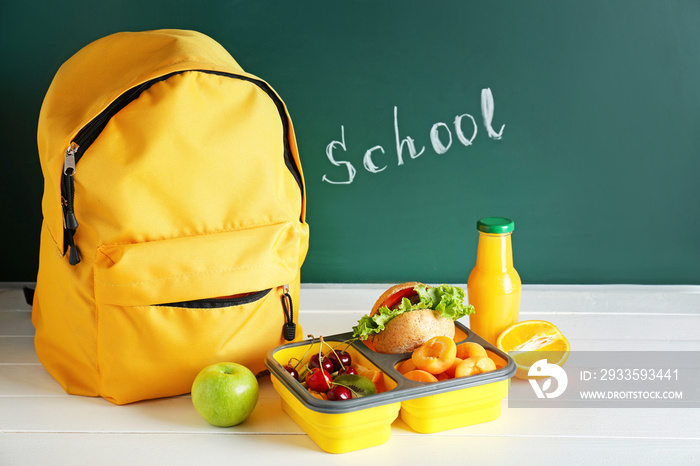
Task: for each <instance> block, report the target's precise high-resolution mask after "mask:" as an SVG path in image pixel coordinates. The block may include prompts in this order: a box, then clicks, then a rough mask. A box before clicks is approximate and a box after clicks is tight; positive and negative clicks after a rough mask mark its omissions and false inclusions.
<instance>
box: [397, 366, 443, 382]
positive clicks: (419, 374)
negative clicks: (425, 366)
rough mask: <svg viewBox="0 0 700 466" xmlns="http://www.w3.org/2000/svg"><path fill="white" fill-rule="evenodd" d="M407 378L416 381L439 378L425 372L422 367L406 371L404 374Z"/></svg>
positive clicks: (435, 380)
mask: <svg viewBox="0 0 700 466" xmlns="http://www.w3.org/2000/svg"><path fill="white" fill-rule="evenodd" d="M403 376H404V377H406V378H407V379H411V380H415V381H416V382H437V381H438V379H437V377H435V376H434V375H433V374H431V373H430V372H425V371H422V370H420V369H415V370H412V371H408V372H406V373H405V374H404V375H403Z"/></svg>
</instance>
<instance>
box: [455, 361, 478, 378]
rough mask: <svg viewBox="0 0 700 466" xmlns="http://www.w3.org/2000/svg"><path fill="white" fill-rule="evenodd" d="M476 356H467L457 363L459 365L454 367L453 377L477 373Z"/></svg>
mask: <svg viewBox="0 0 700 466" xmlns="http://www.w3.org/2000/svg"><path fill="white" fill-rule="evenodd" d="M477 361H478V359H476V358H467V359H465V360H463V361H462V362H460V363H459V366H457V368H456V369H455V377H468V376H470V375H474V374H478V373H479V372H478V369H477V368H476V362H477Z"/></svg>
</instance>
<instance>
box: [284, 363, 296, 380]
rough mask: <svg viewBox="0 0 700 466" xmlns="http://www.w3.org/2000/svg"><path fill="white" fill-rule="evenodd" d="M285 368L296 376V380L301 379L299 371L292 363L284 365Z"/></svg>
mask: <svg viewBox="0 0 700 466" xmlns="http://www.w3.org/2000/svg"><path fill="white" fill-rule="evenodd" d="M284 370H286V371H287V372H289V374H290V375H291V376H292V377H294V380H299V373H298V372H297V370H296V369H294V367H293V366H292V365H290V364H287V365H286V366H284Z"/></svg>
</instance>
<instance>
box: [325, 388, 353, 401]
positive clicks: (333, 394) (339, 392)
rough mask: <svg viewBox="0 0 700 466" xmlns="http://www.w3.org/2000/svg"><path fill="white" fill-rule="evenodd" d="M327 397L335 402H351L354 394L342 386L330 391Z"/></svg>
mask: <svg viewBox="0 0 700 466" xmlns="http://www.w3.org/2000/svg"><path fill="white" fill-rule="evenodd" d="M326 396H327V397H328V399H329V400H333V401H341V400H349V399H351V398H352V392H351V391H350V389H349V388H347V387H343V386H342V385H334V386H333V388H331V389H330V390H328V393H327V394H326Z"/></svg>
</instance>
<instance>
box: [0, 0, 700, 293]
mask: <svg viewBox="0 0 700 466" xmlns="http://www.w3.org/2000/svg"><path fill="white" fill-rule="evenodd" d="M159 28H182V29H195V30H199V31H201V32H204V33H205V34H208V35H210V36H211V37H213V38H214V39H216V40H217V41H219V42H220V43H221V44H222V45H224V46H225V47H226V48H227V49H228V50H229V51H230V52H231V54H232V55H233V56H234V57H235V58H236V59H237V60H238V61H239V63H240V64H241V65H242V66H243V67H244V68H245V69H246V70H248V71H250V72H251V73H254V74H257V75H258V76H260V77H262V78H264V79H265V80H267V81H268V82H269V83H270V84H271V85H272V86H273V87H274V88H275V89H276V90H277V91H278V92H279V93H280V95H281V96H282V98H283V99H284V100H285V102H286V103H287V104H288V107H289V109H290V112H291V114H292V119H293V121H294V125H295V129H296V132H297V138H298V142H299V146H300V150H301V154H302V163H303V168H304V173H305V178H306V183H307V192H308V222H309V224H310V226H311V245H310V250H309V254H308V257H307V260H306V263H305V264H304V267H303V269H302V280H303V281H304V282H376V281H380V282H396V281H402V280H408V279H415V280H422V281H426V282H452V283H464V282H466V279H467V276H468V273H469V271H470V269H471V268H472V266H473V264H474V259H475V255H476V244H477V233H476V230H475V223H476V221H477V219H478V218H479V217H483V216H507V217H511V218H513V219H514V220H515V224H516V229H515V233H514V237H513V248H514V255H515V265H516V268H517V269H518V271H519V272H520V275H521V277H522V280H523V282H524V283H531V284H532V283H652V284H665V283H682V284H700V234H699V233H698V232H699V231H700V207H699V204H700V202H699V201H700V2H697V1H695V0H666V1H663V2H660V1H654V0H614V1H603V0H594V1H588V2H582V1H578V0H556V1H555V0H551V1H541V0H533V1H527V2H513V1H490V2H484V1H469V0H449V1H448V0H437V1H430V2H428V1H417V0H405V1H401V2H391V1H348V0H345V1H339V0H314V1H292V0H290V1H269V0H264V1H262V0H256V1H215V0H212V1H205V2H202V1H195V0H183V1H177V2H173V1H172V0H167V1H166V0H151V1H138V2H136V1H125V0H113V1H111V2H92V1H79V0H67V1H64V2H32V1H24V2H18V1H17V2H15V1H13V2H3V3H2V6H0V37H1V38H2V44H3V47H2V50H1V51H0V54H2V59H1V60H0V63H2V66H3V70H2V71H3V72H2V73H0V93H1V94H2V107H1V110H0V111H1V112H2V122H3V124H2V125H1V128H0V135H1V138H2V140H1V142H2V147H3V149H2V157H0V196H1V197H0V209H1V212H0V213H1V214H2V226H3V227H2V229H1V230H0V240H1V241H2V244H3V246H4V247H3V254H2V255H3V259H2V261H0V264H1V265H0V267H1V268H0V280H4V281H28V280H33V279H34V277H35V274H36V268H37V261H38V235H39V226H40V223H41V211H40V201H41V194H42V189H43V186H42V178H41V173H40V168H39V163H38V159H37V150H36V136H35V132H36V120H37V117H38V113H39V108H40V105H41V101H42V99H43V95H44V93H45V92H46V89H47V88H48V86H49V83H50V82H51V79H52V77H53V75H54V73H55V72H56V70H57V69H58V67H59V66H60V64H61V63H62V62H63V61H65V60H66V59H67V58H69V57H70V56H71V55H72V54H73V53H75V52H76V51H77V50H78V49H79V48H81V47H82V46H84V45H86V44H87V43H88V42H91V41H92V40H95V39H97V38H99V37H101V36H104V35H107V34H110V33H113V32H117V31H123V30H146V29H159ZM485 116H486V118H485ZM489 120H490V123H489ZM409 138H410V139H409Z"/></svg>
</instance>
